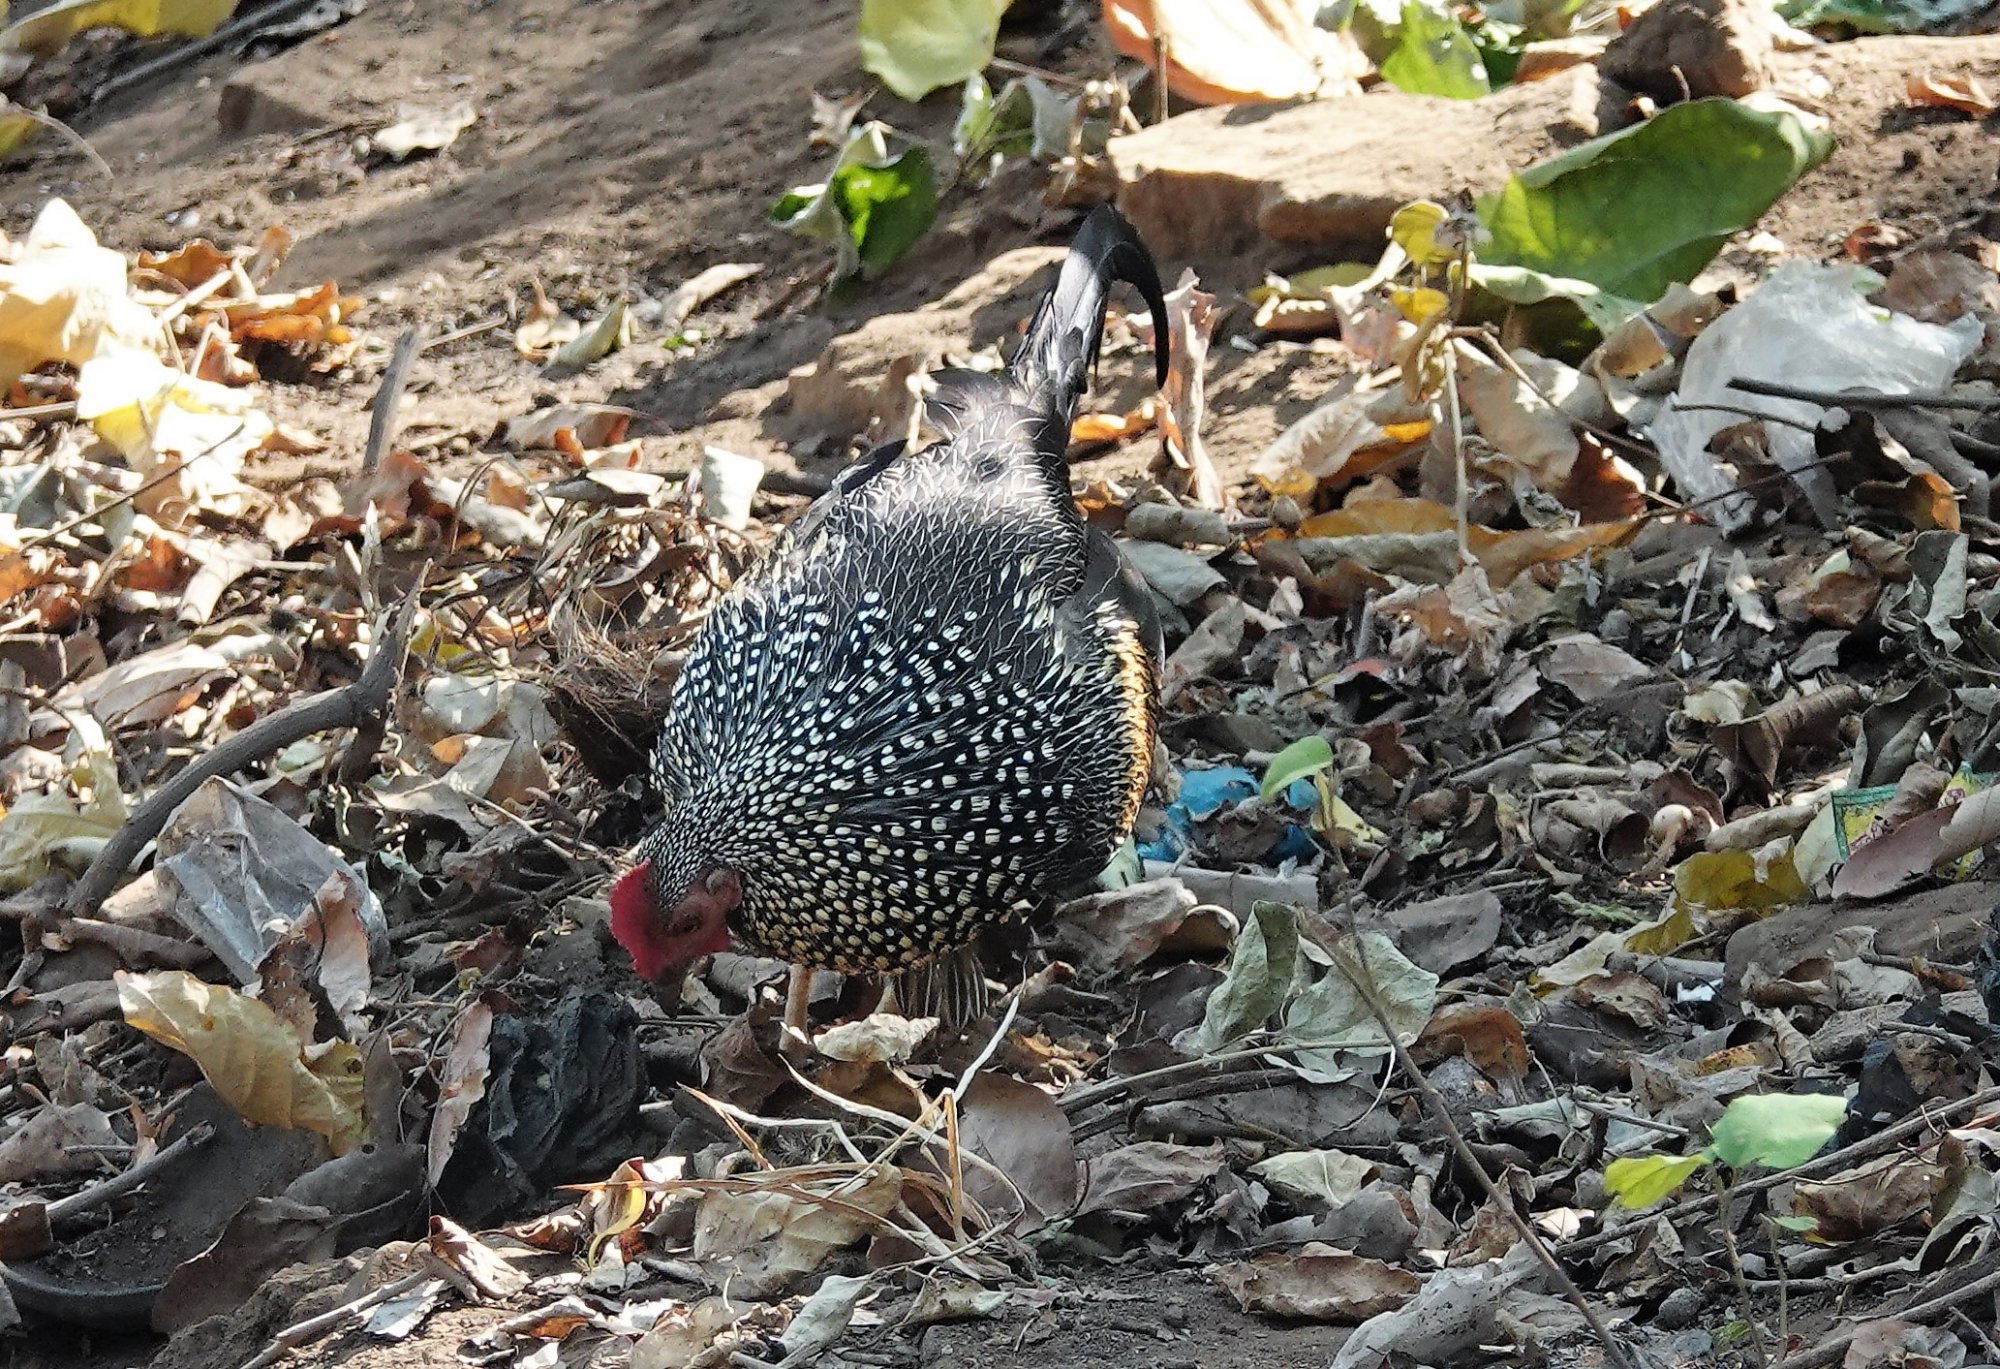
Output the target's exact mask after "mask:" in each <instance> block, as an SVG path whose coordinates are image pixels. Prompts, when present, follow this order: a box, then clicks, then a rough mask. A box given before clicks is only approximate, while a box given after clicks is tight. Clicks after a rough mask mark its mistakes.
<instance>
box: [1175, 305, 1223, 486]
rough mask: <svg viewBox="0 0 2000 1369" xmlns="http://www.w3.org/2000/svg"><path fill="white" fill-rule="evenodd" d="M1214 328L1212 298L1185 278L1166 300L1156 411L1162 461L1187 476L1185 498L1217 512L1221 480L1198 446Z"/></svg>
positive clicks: (1200, 446)
mask: <svg viewBox="0 0 2000 1369" xmlns="http://www.w3.org/2000/svg"><path fill="white" fill-rule="evenodd" d="M1215 323H1216V317H1215V296H1214V295H1211V294H1207V293H1205V292H1203V291H1202V289H1201V288H1200V287H1199V286H1197V285H1196V284H1195V275H1194V272H1193V271H1192V270H1188V271H1186V272H1184V273H1183V274H1182V276H1181V283H1180V285H1179V286H1178V287H1176V288H1175V289H1174V291H1173V292H1172V293H1171V294H1169V295H1168V296H1167V330H1168V333H1169V336H1170V337H1171V338H1172V340H1173V341H1172V346H1171V347H1170V348H1169V349H1168V357H1169V364H1168V369H1167V383H1166V385H1165V387H1164V388H1163V390H1162V391H1161V398H1162V399H1163V400H1164V401H1165V403H1164V405H1163V406H1162V407H1161V409H1160V436H1161V437H1162V438H1163V439H1164V440H1165V444H1166V452H1167V459H1168V460H1170V461H1171V462H1173V464H1174V465H1175V466H1177V467H1179V468H1180V469H1181V470H1182V471H1184V472H1185V473H1186V474H1185V477H1184V478H1185V480H1186V481H1187V487H1188V494H1189V495H1190V496H1192V497H1193V499H1194V500H1195V502H1196V503H1198V504H1201V505H1202V506H1204V507H1205V508H1211V509H1219V508H1221V507H1222V505H1223V501H1224V499H1225V498H1226V497H1227V496H1226V495H1225V493H1224V491H1223V488H1222V477H1221V476H1219V475H1217V474H1216V473H1215V466H1214V464H1213V463H1212V462H1211V461H1210V460H1209V459H1208V450H1207V448H1205V447H1203V446H1202V441H1201V427H1202V421H1203V419H1204V418H1205V417H1206V415H1207V412H1208V399H1207V396H1206V394H1205V392H1204V389H1203V384H1202V374H1203V371H1204V370H1205V368H1206V367H1207V364H1208V340H1209V335H1210V334H1211V333H1213V332H1214V331H1215Z"/></svg>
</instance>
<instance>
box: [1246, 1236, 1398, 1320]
mask: <svg viewBox="0 0 2000 1369" xmlns="http://www.w3.org/2000/svg"><path fill="white" fill-rule="evenodd" d="M1214 1274H1215V1281H1216V1282H1217V1283H1219V1284H1221V1285H1222V1287H1223V1288H1224V1289H1226V1290H1227V1291H1228V1292H1229V1294H1230V1296H1232V1297H1234V1298H1235V1299H1236V1302H1237V1304H1238V1305H1239V1306H1240V1307H1242V1309H1243V1310H1244V1311H1246V1312H1268V1313H1271V1314H1272V1315H1274V1316H1280V1317H1304V1318H1307V1319H1309V1320H1312V1321H1326V1322H1334V1323H1336V1324H1338V1325H1342V1326H1359V1325H1360V1324H1361V1323H1362V1322H1364V1321H1367V1320H1368V1319H1369V1318H1370V1317H1376V1316H1380V1315H1381V1314H1383V1313H1384V1312H1393V1311H1394V1310H1395V1309H1397V1308H1399V1307H1401V1306H1402V1305H1403V1304H1404V1303H1406V1302H1408V1301H1409V1300H1410V1299H1411V1298H1413V1297H1415V1296H1416V1294H1417V1290H1418V1289H1419V1288H1420V1287H1422V1283H1421V1281H1420V1280H1419V1279H1418V1278H1417V1276H1416V1275H1414V1274H1411V1273H1409V1272H1407V1271H1405V1270H1401V1269H1397V1268H1396V1267H1395V1266H1393V1265H1388V1264H1384V1263H1383V1262H1382V1261H1380V1260H1371V1259H1367V1258H1365V1257H1363V1256H1360V1255H1350V1254H1348V1253H1346V1252H1345V1251H1341V1250H1335V1249H1334V1248H1333V1247H1332V1246H1330V1245H1322V1244H1321V1243H1320V1242H1318V1241H1312V1242H1309V1243H1308V1244H1307V1245H1306V1246H1305V1247H1304V1248H1303V1249H1301V1250H1300V1251H1299V1253H1298V1254H1296V1255H1286V1254H1281V1253H1278V1252H1272V1253H1269V1254H1264V1255H1259V1256H1258V1257H1257V1258H1256V1259H1254V1260H1239V1261H1237V1262H1236V1263H1234V1264H1225V1265H1222V1266H1220V1267H1219V1268H1217V1269H1216V1270H1215V1271H1214Z"/></svg>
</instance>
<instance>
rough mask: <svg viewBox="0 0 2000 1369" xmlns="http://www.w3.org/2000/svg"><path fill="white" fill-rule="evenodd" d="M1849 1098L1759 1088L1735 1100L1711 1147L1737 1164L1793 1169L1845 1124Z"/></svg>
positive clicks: (1714, 1132)
mask: <svg viewBox="0 0 2000 1369" xmlns="http://www.w3.org/2000/svg"><path fill="white" fill-rule="evenodd" d="M1846 1113H1847V1100H1846V1099H1844V1098H1842V1097H1841V1096H1840V1095H1839V1094H1835V1093H1753V1094H1746V1095H1745V1096H1743V1097H1741V1098H1736V1099H1732V1100H1731V1102H1730V1104H1729V1106H1728V1107H1726V1108H1724V1109H1723V1110H1722V1116H1721V1118H1720V1119H1719V1120H1718V1121H1717V1122H1716V1124H1715V1126H1714V1128H1713V1129H1712V1130H1711V1136H1712V1138H1713V1140H1712V1143H1711V1144H1710V1146H1709V1149H1710V1150H1711V1151H1713V1152H1714V1153H1715V1158H1716V1159H1718V1160H1720V1161H1722V1162H1723V1163H1724V1164H1726V1165H1729V1166H1731V1167H1732V1168H1735V1169H1741V1168H1743V1167H1744V1166H1745V1165H1752V1164H1756V1165H1763V1166H1764V1167H1765V1168H1766V1169H1790V1168H1791V1167H1792V1166H1793V1165H1802V1164H1804V1163H1805V1162H1806V1161H1807V1160H1810V1159H1811V1158H1812V1157H1813V1156H1814V1155H1815V1154H1817V1153H1818V1151H1819V1148H1820V1147H1821V1146H1823V1145H1825V1144H1826V1140H1827V1137H1829V1136H1831V1135H1833V1133H1834V1132H1835V1131H1836V1130H1838V1129H1839V1127H1840V1119H1841V1118H1842V1117H1843V1116H1845V1115H1846Z"/></svg>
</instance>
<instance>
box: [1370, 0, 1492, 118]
mask: <svg viewBox="0 0 2000 1369" xmlns="http://www.w3.org/2000/svg"><path fill="white" fill-rule="evenodd" d="M1381 69H1382V79H1383V80H1385V81H1387V82H1388V83H1389V84H1390V85H1393V86H1394V87H1396V89H1398V90H1401V91H1405V92H1407V93H1408V94H1411V95H1442V96H1445V97H1447V98H1449V99H1453V100H1476V99H1478V98H1479V97H1480V96H1482V95H1485V94H1488V93H1489V92H1490V91H1491V90H1492V89H1493V87H1492V85H1491V84H1490V83H1489V82H1488V81H1487V79H1486V63H1485V62H1484V61H1483V60H1482V59H1481V57H1480V55H1479V46H1478V44H1476V43H1474V42H1473V41H1472V38H1471V36H1470V35H1469V34H1467V33H1466V31H1465V29H1464V27H1463V26H1462V25H1460V24H1459V22H1458V20H1456V19H1454V18H1452V16H1450V15H1449V14H1440V13H1438V12H1436V11H1433V10H1430V9H1427V8H1425V7H1424V6H1423V5H1420V4H1418V3H1416V0H1406V3H1405V4H1404V5H1403V20H1402V23H1401V24H1399V25H1398V26H1397V29H1396V46H1395V47H1394V48H1393V49H1391V51H1390V52H1389V54H1388V56H1386V57H1384V58H1383V59H1382V63H1381Z"/></svg>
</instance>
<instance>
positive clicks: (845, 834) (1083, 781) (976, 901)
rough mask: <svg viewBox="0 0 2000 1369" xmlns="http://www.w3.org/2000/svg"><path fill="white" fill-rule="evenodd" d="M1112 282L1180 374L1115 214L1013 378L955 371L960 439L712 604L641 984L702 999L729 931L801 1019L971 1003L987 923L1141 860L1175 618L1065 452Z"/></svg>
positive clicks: (867, 471)
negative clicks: (857, 977)
mask: <svg viewBox="0 0 2000 1369" xmlns="http://www.w3.org/2000/svg"><path fill="white" fill-rule="evenodd" d="M1116 281H1124V282H1126V283H1128V284H1130V285H1132V286H1134V287H1136V288H1137V290H1138V291H1139V293H1140V294H1141V295H1143V296H1144V298H1145V302H1146V305H1147V307H1148V309H1149V310H1150V311H1151V313H1152V318H1153V324H1154V327H1153V333H1154V339H1155V343H1154V361H1155V367H1156V371H1157V376H1158V378H1159V380H1160V381H1162V382H1164V380H1165V377H1166V374H1167V346H1168V344H1167V341H1166V310H1165V307H1164V304H1163V302H1162V299H1161V295H1160V283H1159V278H1158V275H1157V273H1156V271H1155V268H1154V265H1153V261H1152V258H1151V256H1150V254H1149V253H1148V252H1147V250H1146V248H1145V245H1144V243H1143V242H1141V240H1140V238H1139V236H1138V234H1137V233H1136V232H1135V231H1134V230H1133V228H1132V226H1131V225H1130V224H1129V223H1127V222H1126V221H1125V219H1124V218H1123V217H1122V216H1120V215H1119V214H1118V213H1117V211H1115V210H1112V209H1110V208H1103V209H1099V210H1097V211H1096V212H1094V213H1092V214H1091V215H1090V217H1089V218H1087V219H1086V220H1085V221H1084V223H1083V226H1082V228H1081V229H1080V230H1079V231H1078V233H1077V236H1076V239H1075V241H1074V242H1073V243H1072V245H1071V247H1070V250H1069V254H1068V256H1067V258H1066V259H1065V260H1064V262H1063V265H1062V270H1061V273H1060V275H1059V277H1058V279H1057V281H1056V285H1055V288H1054V289H1053V290H1051V291H1050V292H1049V293H1048V294H1047V295H1046V296H1044V297H1043V299H1042V301H1041V303H1040V305H1039V307H1038V308H1037V309H1036V311H1035V314H1034V316H1033V318H1032V320H1031V321H1030V323H1029V325H1028V329H1027V334H1026V337H1025V339H1024V341H1023V343H1022V346H1021V348H1020V351H1019V354H1018V355H1017V356H1016V357H1015V358H1014V361H1013V363H1012V365H1011V366H1009V367H1008V368H1007V369H1006V370H1005V371H1004V372H1001V373H998V374H984V373H979V372H972V371H948V372H943V373H940V375H939V376H937V377H935V380H936V390H935V392H934V394H933V395H932V396H931V398H930V399H929V401H928V405H927V410H926V412H927V415H928V417H929V419H930V422H931V426H932V427H933V428H934V429H935V430H936V431H938V432H940V433H941V434H943V436H942V437H941V439H940V440H939V441H937V442H935V443H933V444H931V445H929V446H926V447H922V448H920V449H917V450H914V451H911V450H906V449H905V444H904V443H901V442H893V443H890V444H888V445H886V446H883V447H879V448H877V449H876V450H875V451H873V452H872V453H870V454H869V455H868V456H866V457H864V458H862V459H861V460H860V461H858V462H856V463H855V464H854V465H852V466H850V467H848V468H847V469H846V470H844V471H842V472H841V474H840V475H839V477H838V478H836V479H835V481H834V482H833V486H832V488H831V489H829V490H828V491H827V493H826V494H825V495H824V496H822V497H821V498H820V499H819V500H818V501H817V502H815V503H814V504H813V505H812V506H811V507H810V508H809V509H807V510H806V512H805V513H804V514H803V515H801V516H800V518H799V519H798V520H797V521H796V522H795V523H793V524H792V526H791V527H790V528H788V529H786V530H785V532H784V533H783V534H781V535H780V537H779V538H778V540H777V541H776V543H775V544H774V545H773V547H772V548H771V550H770V552H769V554H768V555H767V556H766V557H765V559H764V560H763V561H761V562H760V563H759V564H758V565H756V566H755V567H753V568H752V569H751V570H750V571H749V572H748V573H747V574H746V575H745V576H744V577H743V578H742V579H740V580H739V581H738V582H737V583H736V584H735V585H734V586H732V587H731V589H730V591H729V593H728V594H727V595H726V596H725V597H724V598H723V600H722V601H721V602H720V603H719V604H718V605H717V607H716V608H715V609H714V611H713V612H712V613H711V614H710V615H709V617H708V619H707V621H706V622H705V623H704V624H703V626H702V628H701V630H700V632H699V633H698V635H697V636H696V638H695V640H694V642H693V643H692V645H691V646H690V649H689V653H688V656H687V659H686V661H685V663H684V665H683V667H682V670H681V674H680V677H679V679H678V680H677V681H676V682H675V684H674V688H673V692H672V695H671V700H670V704H669V710H668V715H667V718H666V721H665V723H664V724H663V726H662V729H661V733H660V738H659V744H658V750H657V752H656V754H655V756H654V761H653V779H654V781H655V783H656V784H657V786H658V788H659V790H660V792H661V794H662V796H663V798H664V800H665V805H666V806H665V812H664V814H663V816H662V817H661V819H660V821H659V823H658V825H657V826H655V827H653V828H652V829H651V830H650V831H649V832H647V834H646V835H645V836H644V837H643V838H642V839H641V840H640V842H639V844H638V850H637V860H636V863H635V864H634V866H633V868H632V869H631V870H630V871H628V872H627V873H626V874H624V875H623V876H621V877H620V878H619V879H618V881H617V882H616V883H615V884H614V885H613V886H612V889H611V894H610V899H611V908H612V919H611V930H612V934H613V936H614V937H615V938H616V939H617V941H618V942H619V944H620V945H622V946H623V947H624V948H625V949H626V950H627V951H628V952H630V953H631V956H632V962H633V966H634V968H635V969H636V970H637V971H638V973H639V974H640V975H641V976H643V977H645V978H647V979H649V980H653V981H654V982H655V983H656V984H659V985H661V986H663V987H666V988H668V989H670V990H673V991H675V996H677V989H678V985H679V984H680V982H681V978H682V976H683V975H684V974H685V972H686V969H687V967H688V966H689V965H690V964H691V963H692V962H693V961H695V960H697V959H699V958H700V957H701V956H703V955H706V954H709V953H711V952H714V951H718V950H721V949H723V948H724V947H726V946H728V945H729V944H730V941H731V939H732V937H733V938H735V939H736V940H737V941H739V942H741V943H743V944H744V945H746V946H748V947H750V948H751V949H753V950H755V951H757V952H759V953H762V954H765V955H770V956H776V957H780V958H782V959H785V960H788V961H790V962H792V965H793V967H794V968H793V973H792V981H791V986H790V992H789V993H788V995H787V1010H786V1023H787V1026H788V1027H790V1028H793V1029H797V1030H801V1031H802V1030H803V1028H804V1026H805V1012H806V1006H807V1004H806V986H807V985H808V984H809V983H810V977H811V976H810V970H811V969H813V968H821V969H832V970H840V971H844V972H857V971H859V972H874V973H889V974H894V975H896V976H898V977H897V979H896V980H895V981H894V982H895V985H896V987H897V989H898V991H899V997H900V998H901V999H902V1001H903V1003H904V1005H905V1010H906V1011H908V1010H910V1008H909V1005H910V1004H912V1003H913V1002H914V1001H916V1000H919V999H926V998H928V999H932V1000H935V999H936V998H938V997H940V996H952V997H955V998H956V1001H960V1002H962V1001H963V995H964V994H965V993H966V992H967V990H968V986H970V987H971V989H972V991H973V992H974V993H975V994H976V993H977V991H978V989H979V988H981V987H983V981H982V980H981V979H980V978H978V974H977V967H976V964H974V965H971V966H970V967H968V962H967V957H968V955H969V952H968V951H967V948H968V947H969V945H970V943H971V942H972V941H973V939H974V938H975V936H977V935H978V933H979V932H980V931H981V930H982V929H983V928H985V927H987V926H989V925H991V924H996V923H999V922H1002V921H1004V920H1006V919H1009V918H1011V917H1013V916H1015V915H1016V914H1018V913H1020V912H1022V911H1024V910H1031V909H1034V908H1036V907H1038V906H1039V907H1045V906H1047V905H1048V903H1049V902H1050V901H1051V900H1052V899H1053V898H1054V897H1055V896H1056V895H1058V894H1059V893H1062V892H1064V891H1066V890H1068V889H1070V888H1072V887H1074V886H1076V885H1078V884H1080V883H1082V882H1084V881H1087V880H1088V879H1090V878H1091V877H1092V876H1094V875H1096V874H1098V873H1099V872H1100V871H1102V870H1103V869H1104V867H1105V865H1106V862H1107V861H1108V860H1109V859H1110V858H1111V856H1112V855H1113V854H1114V853H1115V852H1116V850H1117V848H1118V847H1119V846H1120V845H1121V843H1123V842H1124V840H1125V838H1126V836H1127V835H1128V834H1129V833H1130V831H1131V827H1132V823H1133V819H1134V818H1135V816H1136V815H1137V813H1138V810H1139V804H1140V800H1141V798H1142V797H1143V795H1144V793H1145V789H1146V784H1147V779H1148V772H1149V769H1150V766H1151V762H1152V756H1153V742H1154V737H1155V733H1156V728H1157V722H1158V719H1157V712H1158V677H1159V656H1160V627H1159V621H1158V618H1157V617H1156V615H1155V613H1154V609H1153V604H1152V600H1151V598H1150V597H1149V593H1148V591H1147V589H1146V587H1145V585H1144V582H1143V581H1141V580H1140V579H1139V578H1138V577H1137V576H1136V575H1135V574H1134V573H1133V572H1132V570H1131V569H1130V568H1129V567H1128V566H1127V565H1126V564H1125V563H1124V562H1123V561H1122V560H1121V558H1120V556H1119V554H1118V550H1117V548H1116V547H1115V546H1114V545H1113V543H1112V541H1111V539H1110V538H1109V537H1107V536H1106V535H1105V534H1104V533H1103V532H1101V531H1099V530H1097V529H1094V528H1092V527H1090V526H1089V525H1088V524H1086V523H1085V522H1084V520H1083V518H1082V517H1081V516H1080V515H1079V514H1078V512H1077V508H1076V504H1075V501H1074V499H1073V498H1072V497H1071V494H1070V484H1069V464H1068V462H1067V460H1066V459H1065V455H1064V454H1065V451H1066V449H1067V446H1068V442H1069V434H1070V428H1071V423H1072V421H1073V419H1074V418H1075V415H1076V410H1077V405H1078V402H1079V401H1080V400H1081V398H1082V396H1083V393H1084V390H1085V388H1086V385H1087V382H1088V379H1089V375H1090V372H1091V369H1092V367H1093V365H1094V364H1095V361H1096V358H1097V352H1098V347H1099V345H1100V343H1101V340H1102V335H1103V331H1104V306H1105V302H1106V299H1107V297H1108V295H1109V292H1110V289H1111V286H1112V284H1113V283H1114V282H1116ZM945 1011H947V1012H950V1011H951V1009H950V1008H949V1007H946V1008H945Z"/></svg>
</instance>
